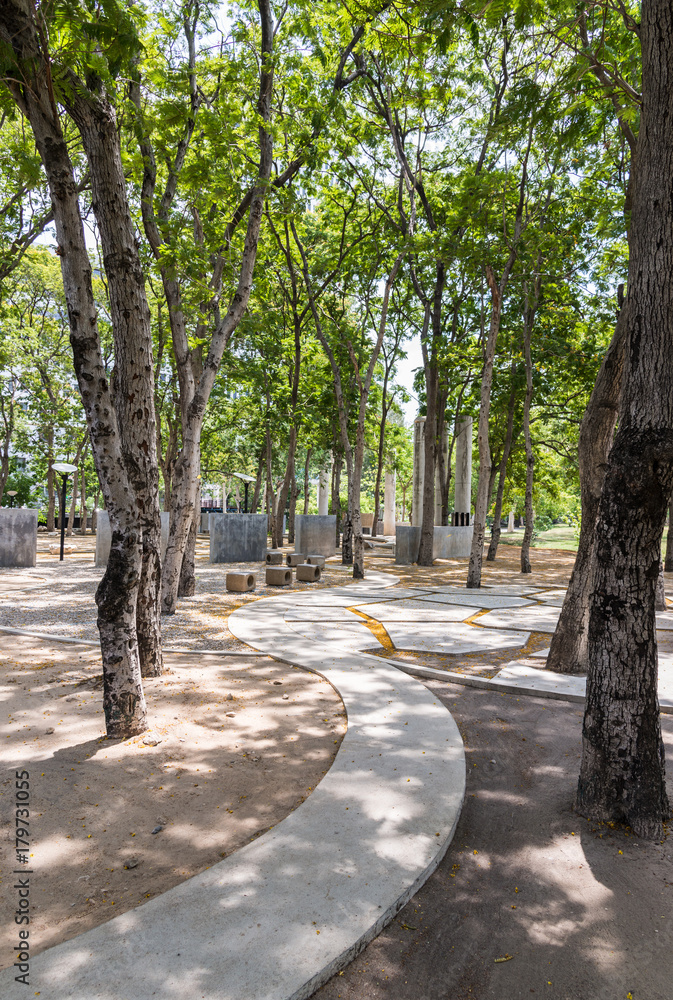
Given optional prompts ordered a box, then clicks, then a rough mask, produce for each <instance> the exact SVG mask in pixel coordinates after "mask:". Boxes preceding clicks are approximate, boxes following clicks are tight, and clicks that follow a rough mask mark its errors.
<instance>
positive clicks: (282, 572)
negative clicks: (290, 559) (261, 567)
mask: <svg viewBox="0 0 673 1000" xmlns="http://www.w3.org/2000/svg"><path fill="white" fill-rule="evenodd" d="M266 583H267V586H268V587H289V586H290V584H291V583H292V570H291V569H286V568H285V566H267V567H266Z"/></svg>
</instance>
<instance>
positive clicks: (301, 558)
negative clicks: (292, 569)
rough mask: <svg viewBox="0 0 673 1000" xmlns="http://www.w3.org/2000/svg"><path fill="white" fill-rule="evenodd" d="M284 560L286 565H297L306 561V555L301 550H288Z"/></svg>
mask: <svg viewBox="0 0 673 1000" xmlns="http://www.w3.org/2000/svg"><path fill="white" fill-rule="evenodd" d="M286 562H287V565H288V566H299V564H300V563H303V562H306V556H305V555H303V553H301V552H288V554H287V559H286Z"/></svg>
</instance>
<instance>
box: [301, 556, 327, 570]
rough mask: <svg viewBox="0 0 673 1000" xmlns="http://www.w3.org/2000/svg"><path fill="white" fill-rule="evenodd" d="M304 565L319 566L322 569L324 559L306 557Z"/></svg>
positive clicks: (321, 557) (322, 557)
mask: <svg viewBox="0 0 673 1000" xmlns="http://www.w3.org/2000/svg"><path fill="white" fill-rule="evenodd" d="M306 563H307V564H308V565H309V566H320V568H321V569H323V568H324V566H325V557H324V556H316V555H310V556H306Z"/></svg>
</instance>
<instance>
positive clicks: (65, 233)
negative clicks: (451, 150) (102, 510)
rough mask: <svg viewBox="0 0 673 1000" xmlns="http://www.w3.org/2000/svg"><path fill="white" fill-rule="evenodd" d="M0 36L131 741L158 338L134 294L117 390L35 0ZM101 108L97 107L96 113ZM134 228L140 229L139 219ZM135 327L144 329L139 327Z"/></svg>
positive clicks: (119, 717) (109, 644)
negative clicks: (135, 321) (65, 339)
mask: <svg viewBox="0 0 673 1000" xmlns="http://www.w3.org/2000/svg"><path fill="white" fill-rule="evenodd" d="M0 36H1V37H2V40H3V42H4V43H5V52H6V53H7V52H11V51H12V50H13V51H14V55H15V57H16V65H15V67H13V68H12V71H11V73H10V78H9V79H8V80H6V81H5V82H7V84H8V87H9V89H10V92H11V93H12V96H13V97H14V99H15V101H16V103H17V104H18V106H19V107H20V108H21V110H22V112H23V113H24V115H25V116H26V117H27V119H28V120H29V122H30V125H31V128H32V130H33V134H34V136H35V141H36V144H37V148H38V151H39V154H40V158H41V160H42V163H43V166H44V169H45V173H46V175H47V180H48V183H49V191H50V195H51V201H52V209H53V214H54V224H55V229H56V238H57V241H58V253H59V256H60V258H61V273H62V278H63V287H64V293H65V298H66V303H67V308H68V318H69V324H70V343H71V346H72V350H73V360H74V366H75V373H76V376H77V381H78V385H79V390H80V393H81V396H82V402H83V405H84V410H85V413H86V417H87V424H88V427H89V433H90V437H91V445H92V451H93V456H94V462H95V464H96V471H97V473H98V476H99V480H100V482H101V486H102V488H103V492H104V495H105V500H106V506H107V508H108V510H109V511H110V520H111V526H112V544H111V549H110V558H109V562H108V567H107V570H106V573H105V575H104V577H103V579H102V581H101V583H100V585H99V588H98V592H97V594H96V600H97V604H98V627H99V632H100V640H101V654H102V660H103V707H104V712H105V721H106V728H107V733H108V736H113V737H121V738H127V737H128V736H131V735H134V734H135V733H139V732H142V731H143V730H144V729H145V726H146V721H145V720H146V710H145V699H144V696H143V691H142V681H141V676H140V658H139V652H138V644H137V640H136V607H137V597H138V582H139V577H140V568H141V562H142V552H141V531H140V528H139V526H138V520H139V519H138V512H137V510H136V509H135V502H136V499H135V483H134V481H133V477H132V475H131V474H130V472H129V467H130V466H132V465H133V463H134V461H136V460H137V458H138V456H137V455H134V454H129V453H128V450H127V448H126V447H125V443H124V440H123V438H122V428H121V426H120V425H121V424H122V422H123V420H124V419H125V418H126V417H127V416H129V413H128V409H127V408H126V407H125V406H124V400H123V395H124V393H125V392H126V393H130V394H131V399H132V406H133V407H135V410H136V412H137V413H139V414H140V416H139V417H137V416H136V415H135V414H131V415H130V416H131V419H132V420H134V421H135V420H137V419H142V420H144V421H145V423H146V425H148V426H149V430H150V432H151V435H152V436H153V435H154V427H153V399H149V400H148V399H147V398H146V397H145V394H144V391H143V388H142V386H143V383H144V380H143V379H142V377H141V386H140V387H139V388H138V391H137V392H135V391H134V389H135V387H134V385H133V372H134V370H135V369H136V367H137V368H139V369H140V370H141V371H142V367H143V357H142V355H143V352H145V353H147V352H148V351H151V338H150V339H149V341H147V340H145V339H143V337H142V333H144V330H143V331H142V333H141V336H140V338H139V340H138V342H137V343H134V338H133V337H129V336H128V334H129V330H128V327H127V326H126V324H122V325H121V327H120V326H119V324H118V320H119V317H118V313H117V306H120V307H121V308H122V309H123V308H126V309H127V310H128V312H129V315H131V314H133V307H134V299H133V297H132V299H131V301H130V302H126V303H124V304H123V305H122V304H121V303H115V305H114V307H113V310H112V314H113V335H114V338H115V354H116V357H117V376H116V380H115V381H116V385H115V390H114V393H113V392H112V391H111V388H110V386H109V384H108V380H107V376H106V372H105V368H104V366H103V360H102V354H101V349H100V341H99V336H98V327H97V311H96V306H95V302H94V298H93V291H92V280H91V265H90V261H89V256H88V253H87V248H86V241H85V238H84V229H83V226H82V219H81V216H80V211H79V201H78V192H77V185H76V183H75V177H74V170H73V166H72V162H71V160H70V156H69V152H68V147H67V143H66V141H65V138H64V135H63V132H62V130H61V125H60V120H59V115H58V111H57V108H56V105H55V102H54V94H53V85H52V79H51V62H50V57H49V54H48V53H47V52H46V51H45V49H44V47H43V40H42V37H41V35H40V33H39V32H38V29H37V25H36V23H35V20H34V11H33V8H32V7H31V6H30V4H29V3H28V2H27V0H8V2H6V3H5V4H4V5H3V6H2V7H1V8H0ZM70 85H71V86H70V91H69V93H70V96H71V97H72V94H73V92H74V91H75V88H76V89H77V96H78V97H79V99H80V100H84V95H86V94H87V93H88V92H87V88H86V87H85V86H84V84H82V83H81V81H74V82H73V81H72V80H71V81H70ZM102 103H103V106H104V114H105V112H106V111H107V108H108V107H109V106H108V105H107V102H105V100H104V99H102ZM97 110H99V109H97V108H95V105H94V112H93V113H94V114H95V113H96V111H97ZM78 124H79V122H78ZM106 124H107V125H112V132H113V134H112V135H111V134H108V133H107V129H106ZM85 131H86V130H85ZM100 133H101V134H100V143H101V146H104V147H105V150H106V153H105V158H106V160H107V161H108V162H107V165H106V166H104V168H103V177H97V178H96V179H95V187H94V188H93V195H94V205H95V208H96V211H97V215H99V214H100V218H99V224H100V223H101V222H103V225H104V226H105V225H107V223H110V222H112V223H113V224H117V223H116V220H110V219H109V218H108V214H109V212H108V209H109V205H108V204H107V194H108V191H107V188H108V186H109V185H110V184H112V185H113V186H114V185H115V184H117V185H118V184H119V183H120V181H121V186H122V191H121V192H119V191H118V192H117V193H118V195H119V202H118V208H119V209H120V210H122V209H126V216H127V219H125V220H122V222H121V225H122V226H123V225H124V224H125V222H126V221H127V220H128V222H129V223H130V218H129V217H128V209H127V206H126V205H125V201H124V199H125V191H124V189H123V172H122V171H121V158H120V156H119V142H118V137H117V132H116V128H115V127H114V115H113V114H109V115H108V116H107V123H106V122H102V123H101V129H100ZM87 155H88V156H89V157H90V160H91V159H93V160H96V157H95V156H94V157H91V156H90V150H89V149H87ZM98 165H99V164H98V163H97V164H96V166H98ZM93 181H94V178H93V177H92V182H93ZM130 230H131V233H132V226H130ZM108 232H109V230H108ZM124 249H125V248H124V247H119V246H116V247H115V248H114V250H115V251H116V253H117V259H116V260H115V259H114V254H113V253H112V254H111V253H110V250H111V248H110V247H109V245H108V246H106V248H105V251H104V252H105V253H106V258H107V259H106V267H107V266H108V264H109V265H110V268H111V271H114V270H115V266H117V267H120V266H123V265H126V266H130V267H131V269H132V270H133V275H132V278H131V280H134V279H137V277H138V274H139V272H138V271H137V270H135V269H134V268H133V261H132V260H131V261H129V260H128V259H126V260H125V259H124ZM111 294H112V292H111ZM131 322H132V321H131ZM133 333H136V334H137V333H138V328H137V327H136V326H134V327H133ZM145 360H146V359H145ZM126 402H127V403H128V400H127V401H126ZM148 407H149V408H148ZM62 516H63V512H62Z"/></svg>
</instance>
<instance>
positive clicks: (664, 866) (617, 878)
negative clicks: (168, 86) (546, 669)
mask: <svg viewBox="0 0 673 1000" xmlns="http://www.w3.org/2000/svg"><path fill="white" fill-rule="evenodd" d="M427 684H428V687H430V688H431V689H432V691H433V692H435V693H436V694H437V695H438V696H439V697H440V698H441V699H442V701H443V702H444V703H445V704H446V706H447V707H448V708H449V710H450V711H451V713H452V714H453V716H454V718H455V719H456V721H457V722H458V724H459V726H460V730H461V733H462V736H463V739H464V741H465V753H466V759H467V792H466V798H465V805H464V807H463V811H462V814H461V817H460V820H459V823H458V828H457V831H456V834H455V837H454V839H453V842H452V844H451V846H450V847H449V850H448V852H447V854H446V856H445V858H444V859H443V861H442V862H441V864H440V866H439V868H438V869H437V870H436V871H435V872H434V874H433V875H431V876H430V878H429V879H428V881H427V882H426V884H425V885H424V886H423V887H422V888H421V889H420V890H419V892H417V893H416V895H415V896H414V897H413V899H412V900H411V901H410V902H409V903H408V904H407V906H405V907H404V909H403V910H401V911H400V913H399V914H398V916H397V917H396V918H395V920H394V921H393V922H392V923H391V924H390V925H389V926H388V927H387V928H386V929H385V930H384V931H383V933H382V934H381V935H380V936H379V937H378V938H377V939H376V940H375V941H373V942H372V943H371V944H370V945H368V946H367V947H366V948H365V949H364V951H363V952H362V953H361V954H360V955H359V956H358V957H357V958H356V959H355V960H354V961H353V962H352V963H351V964H350V965H349V966H348V967H347V968H346V969H345V970H344V971H343V972H342V973H340V974H338V975H336V976H334V978H333V979H331V980H330V982H329V983H327V985H326V986H324V987H323V988H322V989H321V990H319V991H318V992H317V993H315V994H314V996H313V1000H515V998H520V997H527V998H533V997H544V998H546V1000H552V998H553V1000H630V998H633V1000H671V996H673V987H672V985H671V984H672V983H673V947H672V945H673V861H672V859H671V857H672V855H673V840H672V839H671V837H670V836H669V837H668V839H667V840H666V841H665V842H664V843H656V844H650V843H645V842H641V841H639V840H637V839H635V838H634V837H632V836H630V835H629V832H628V831H624V830H620V829H610V828H609V827H606V826H598V825H596V824H594V823H589V822H587V821H586V820H583V819H580V818H579V817H578V816H577V815H576V814H575V813H574V812H573V811H572V799H573V793H574V789H575V785H576V782H577V771H578V765H579V753H580V736H581V720H582V713H581V706H579V705H570V704H565V703H563V702H559V701H545V700H543V699H537V698H524V697H522V698H520V699H519V698H517V697H516V696H514V695H501V694H496V693H494V692H488V691H477V690H475V689H473V688H463V687H460V686H459V685H451V684H445V683H441V682H435V681H429V682H427ZM662 725H663V728H664V734H665V740H666V746H667V764H668V772H669V775H671V773H672V772H673V718H671V716H662ZM669 795H671V796H672V800H673V784H671V783H670V781H669Z"/></svg>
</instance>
